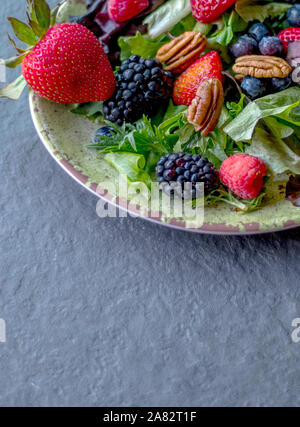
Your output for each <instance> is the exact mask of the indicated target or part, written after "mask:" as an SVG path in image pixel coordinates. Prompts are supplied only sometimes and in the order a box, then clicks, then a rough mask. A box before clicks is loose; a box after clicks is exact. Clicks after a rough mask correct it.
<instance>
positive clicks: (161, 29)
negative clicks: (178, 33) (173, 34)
mask: <svg viewBox="0 0 300 427" xmlns="http://www.w3.org/2000/svg"><path fill="white" fill-rule="evenodd" d="M191 11H192V9H191V3H190V0H169V1H167V2H166V3H164V4H162V5H161V6H160V7H159V8H158V9H156V10H155V11H154V12H152V13H151V14H150V15H148V16H147V17H146V19H145V20H144V24H146V25H148V34H149V36H150V38H151V39H155V38H157V37H158V36H160V35H161V34H163V33H165V32H166V31H169V30H170V29H172V28H173V27H174V26H175V25H176V24H177V23H178V22H180V21H181V20H182V19H183V18H185V17H186V16H187V15H189V14H190V13H191Z"/></svg>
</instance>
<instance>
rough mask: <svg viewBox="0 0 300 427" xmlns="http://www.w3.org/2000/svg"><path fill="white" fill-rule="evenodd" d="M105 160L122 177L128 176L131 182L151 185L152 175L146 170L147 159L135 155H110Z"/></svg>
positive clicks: (140, 155)
mask: <svg viewBox="0 0 300 427" xmlns="http://www.w3.org/2000/svg"><path fill="white" fill-rule="evenodd" d="M104 159H105V160H106V161H107V162H108V163H109V164H110V165H111V166H113V167H114V168H115V169H116V170H117V171H118V172H119V174H120V175H126V178H127V180H128V181H130V182H144V183H145V184H146V185H147V186H150V185H151V182H152V180H151V178H150V175H149V174H148V173H147V172H146V171H145V170H144V168H145V165H146V160H145V157H144V156H143V155H142V154H135V153H114V152H113V153H108V154H106V155H105V156H104Z"/></svg>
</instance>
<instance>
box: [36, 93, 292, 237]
mask: <svg viewBox="0 0 300 427" xmlns="http://www.w3.org/2000/svg"><path fill="white" fill-rule="evenodd" d="M69 109H70V107H68V106H65V105H59V104H55V103H52V102H50V101H47V100H45V99H42V98H40V97H39V96H38V95H36V94H35V93H34V92H31V94H30V110H31V114H32V118H33V122H34V124H35V127H36V130H37V132H38V134H39V136H40V138H41V140H42V142H43V144H44V145H45V147H46V148H47V150H48V151H49V153H50V154H51V155H52V156H53V157H54V159H55V160H56V161H57V162H58V164H59V165H60V166H61V167H62V168H63V169H64V170H65V171H66V172H67V173H68V174H69V175H70V176H72V177H73V178H74V179H75V180H76V181H77V182H78V183H80V184H81V185H83V186H84V187H85V188H86V189H88V190H89V191H91V192H92V193H94V194H95V195H97V196H98V197H101V198H103V199H104V200H106V201H108V202H110V203H112V204H114V205H117V206H118V207H120V208H121V209H123V210H128V201H127V200H125V199H120V198H115V197H114V195H113V194H109V193H108V194H105V195H100V194H99V192H97V186H98V184H99V183H101V182H107V181H110V182H116V181H118V176H117V172H116V171H115V170H114V169H113V168H112V167H111V166H110V165H109V164H108V163H107V162H105V161H104V160H103V159H99V158H98V157H97V154H96V151H94V150H91V149H89V148H87V147H86V145H87V144H89V143H90V142H91V140H92V136H93V134H94V132H95V130H96V129H97V128H98V127H99V125H97V124H94V123H92V122H90V121H89V120H87V119H86V118H84V117H81V116H78V115H75V114H72V113H70V111H69ZM283 191H284V189H282V192H283ZM281 197H282V198H281V200H278V201H276V202H274V200H270V202H269V203H268V204H266V206H264V207H263V208H262V209H260V210H258V211H255V212H252V213H247V214H245V213H239V212H236V211H234V210H233V209H231V208H230V206H229V205H225V204H223V203H221V204H220V205H218V206H216V207H210V208H205V213H204V224H203V225H202V226H201V227H198V226H197V225H196V224H195V225H194V228H193V225H192V228H191V224H190V225H189V228H187V227H186V223H185V221H184V220H182V219H175V218H172V219H170V218H169V219H168V218H164V216H163V215H162V214H156V215H155V217H154V216H152V217H151V216H150V215H148V213H146V211H145V209H144V210H143V209H141V210H140V216H142V217H145V219H147V220H150V221H154V222H156V223H158V224H163V225H165V226H169V227H173V228H176V229H181V230H188V231H191V232H196V233H212V234H257V233H266V232H272V231H279V230H285V229H289V228H293V227H297V226H299V225H300V207H298V208H297V207H295V206H294V205H293V204H292V203H291V202H290V201H288V200H286V199H285V198H284V194H282V195H281ZM144 208H145V207H144ZM129 211H130V209H129ZM135 213H136V212H135Z"/></svg>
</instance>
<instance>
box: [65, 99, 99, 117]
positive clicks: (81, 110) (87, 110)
mask: <svg viewBox="0 0 300 427" xmlns="http://www.w3.org/2000/svg"><path fill="white" fill-rule="evenodd" d="M102 105H103V102H87V103H85V104H78V105H76V106H75V107H74V108H72V110H70V112H71V113H73V114H78V115H80V116H84V117H86V118H88V119H89V120H91V121H93V122H97V121H98V120H99V119H101V118H103V112H102Z"/></svg>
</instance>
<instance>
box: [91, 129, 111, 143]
mask: <svg viewBox="0 0 300 427" xmlns="http://www.w3.org/2000/svg"><path fill="white" fill-rule="evenodd" d="M114 133H116V132H115V131H114V129H113V128H112V127H111V126H104V127H102V128H100V129H98V130H97V131H96V133H95V136H94V142H96V143H97V142H99V138H98V137H99V136H107V137H112V136H113V134H114Z"/></svg>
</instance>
